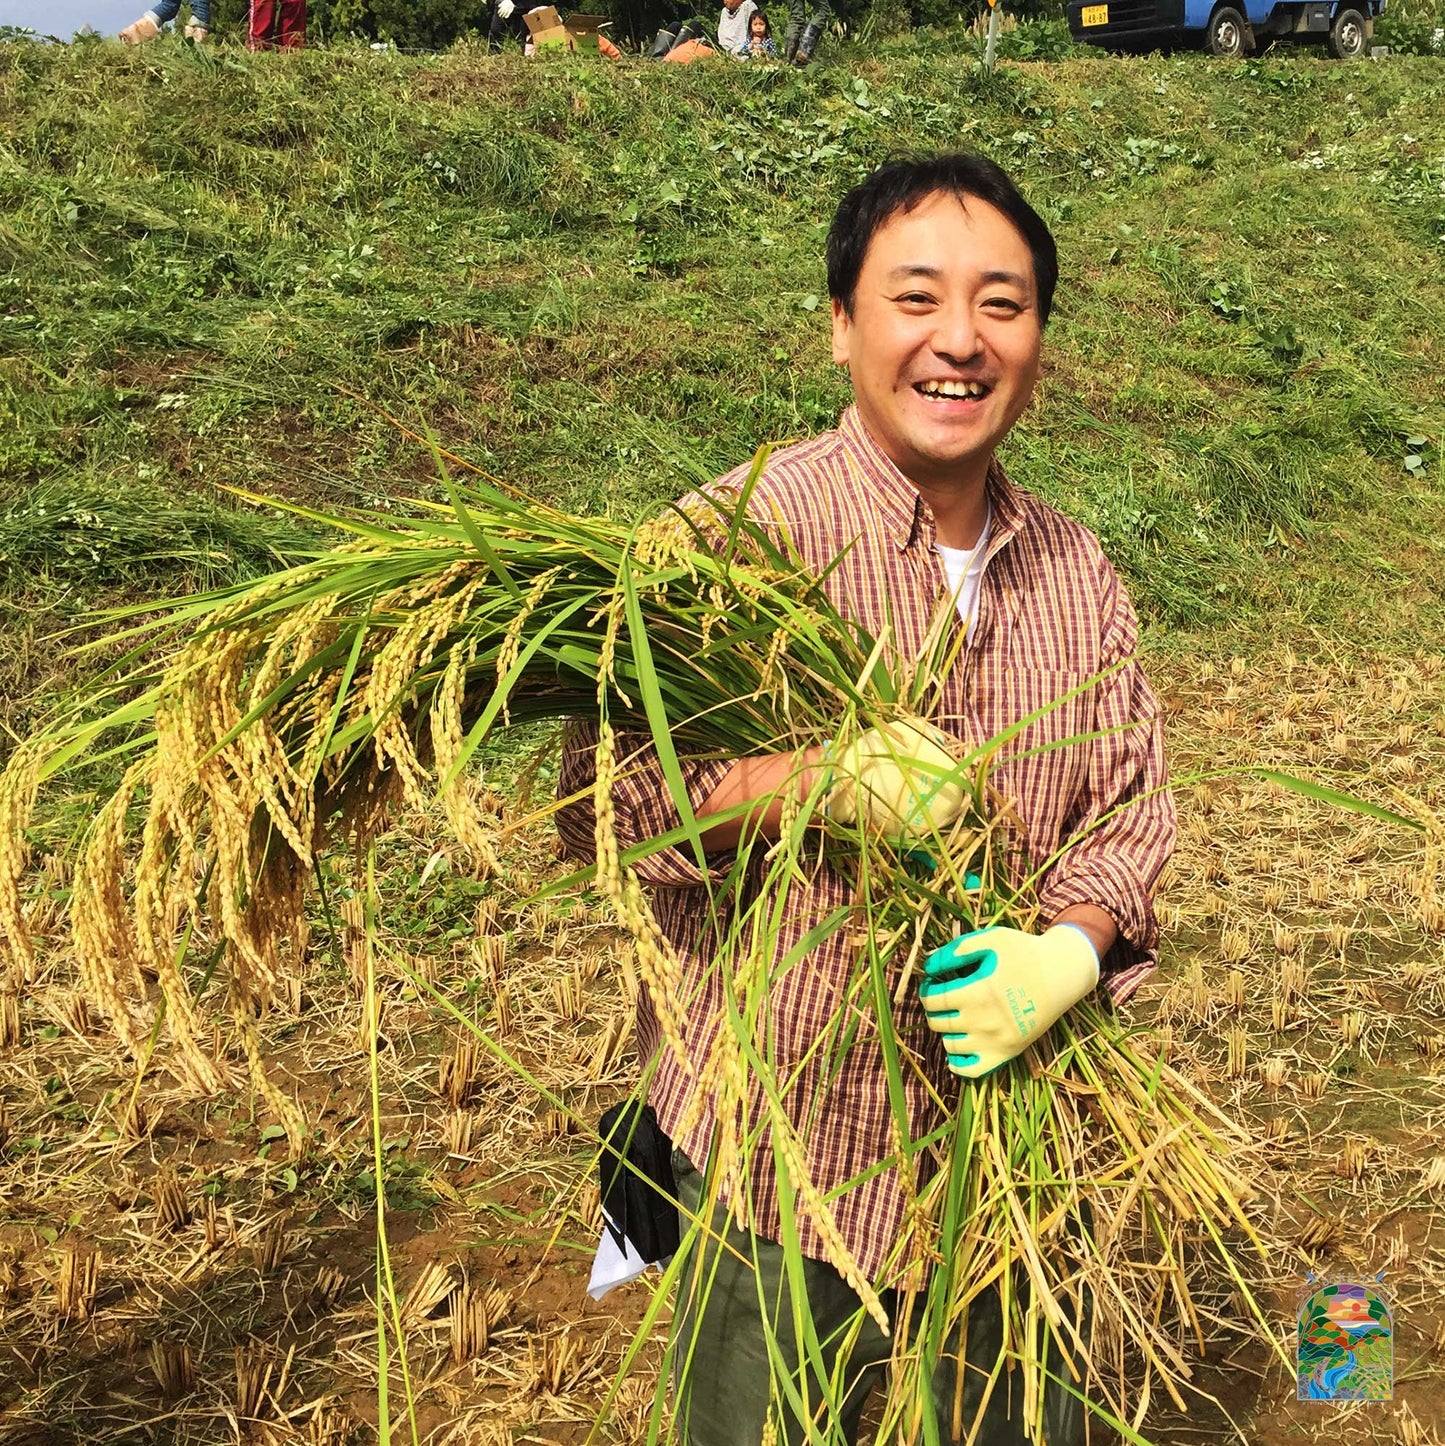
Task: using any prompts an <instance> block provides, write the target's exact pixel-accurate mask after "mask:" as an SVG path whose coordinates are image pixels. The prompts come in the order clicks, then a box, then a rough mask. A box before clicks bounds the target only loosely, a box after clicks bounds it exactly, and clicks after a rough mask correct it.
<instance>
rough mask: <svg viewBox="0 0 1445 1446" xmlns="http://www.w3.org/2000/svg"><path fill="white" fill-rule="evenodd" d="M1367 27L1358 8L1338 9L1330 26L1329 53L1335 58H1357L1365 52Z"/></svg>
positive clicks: (1367, 36) (1367, 35) (1367, 37)
mask: <svg viewBox="0 0 1445 1446" xmlns="http://www.w3.org/2000/svg"><path fill="white" fill-rule="evenodd" d="M1368 39H1369V27H1368V26H1367V25H1366V23H1365V17H1364V16H1363V15H1361V14H1360V12H1359V11H1358V10H1352V9H1349V8H1345V9H1342V10H1340V11H1339V12H1338V13H1337V14H1336V16H1335V21H1334V24H1333V25H1331V26H1330V41H1329V49H1330V54H1331V55H1333V56H1334V58H1335V59H1336V60H1358V59H1359V58H1360V56H1362V55H1363V54H1364V53H1365V43H1366V41H1368Z"/></svg>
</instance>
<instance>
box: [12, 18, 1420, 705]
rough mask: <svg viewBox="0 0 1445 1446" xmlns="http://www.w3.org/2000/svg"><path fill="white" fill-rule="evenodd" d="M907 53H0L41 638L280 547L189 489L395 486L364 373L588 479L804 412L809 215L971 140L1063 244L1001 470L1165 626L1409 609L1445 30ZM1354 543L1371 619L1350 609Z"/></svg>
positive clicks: (813, 392) (833, 386) (687, 456)
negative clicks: (1087, 534) (1357, 43)
mask: <svg viewBox="0 0 1445 1446" xmlns="http://www.w3.org/2000/svg"><path fill="white" fill-rule="evenodd" d="M937 44H938V43H937V42H936V41H932V42H927V43H926V45H925V43H922V42H915V41H913V40H912V39H907V40H898V41H893V42H890V43H889V45H888V46H887V47H885V50H884V52H883V54H882V55H881V57H880V56H877V55H874V56H865V55H863V54H862V53H861V52H844V59H845V60H846V61H847V64H846V65H840V66H839V67H837V68H834V69H829V70H824V71H815V72H814V73H812V74H807V75H803V74H795V73H791V72H788V71H786V70H782V69H769V70H749V69H746V68H744V67H730V66H729V67H716V68H702V67H698V68H693V69H689V70H683V71H674V70H671V69H666V68H659V67H655V66H652V67H649V66H647V65H646V64H644V63H642V62H632V63H629V64H624V65H621V66H616V67H613V66H609V65H603V64H599V63H587V62H582V63H578V62H575V61H573V62H569V61H566V60H560V61H554V62H549V63H543V64H534V63H528V62H524V61H522V60H521V59H520V58H516V57H512V58H506V59H501V58H494V57H487V56H484V55H482V54H478V53H473V52H468V51H466V50H461V51H458V52H456V53H454V54H452V55H450V56H448V57H445V58H432V59H426V60H412V59H408V58H404V57H397V56H381V57H378V56H375V55H373V54H371V53H369V52H366V51H346V50H343V51H332V52H329V53H320V52H316V53H308V54H306V55H303V56H298V57H286V58H284V59H282V60H281V61H279V62H278V61H277V60H276V59H274V58H273V59H268V58H266V57H248V56H246V55H244V54H242V53H238V52H235V51H231V50H223V51H221V52H219V53H204V54H203V53H197V52H194V51H192V50H191V49H189V48H186V47H183V46H181V45H179V44H176V43H171V42H165V43H160V44H157V45H154V46H151V47H149V48H147V49H145V50H144V51H140V52H125V51H122V50H120V49H118V48H113V47H94V46H92V47H86V46H75V47H68V48H59V47H51V48H42V47H36V46H28V45H11V46H6V47H0V133H3V136H4V141H3V150H0V259H3V269H4V272H5V274H4V276H3V278H0V288H3V296H0V477H3V481H0V551H3V553H4V556H5V557H6V558H7V560H8V562H9V563H10V565H11V566H10V576H9V578H8V579H7V584H6V595H7V597H8V598H9V600H10V602H11V604H12V605H14V604H17V603H23V604H24V605H25V607H26V609H27V621H26V626H27V627H28V628H33V627H35V626H37V624H36V622H35V620H34V618H33V617H31V616H30V615H29V610H30V609H33V608H34V607H35V606H36V605H37V604H39V605H51V604H53V603H54V600H55V599H56V598H57V597H58V598H61V599H63V600H64V601H63V609H64V610H66V611H73V610H74V608H75V607H76V606H78V605H80V604H82V603H86V602H89V601H91V600H92V599H94V598H96V597H100V596H104V595H107V591H108V590H109V589H112V588H114V587H115V586H117V585H120V586H123V587H127V588H134V587H136V586H140V587H142V588H158V589H163V590H170V589H172V588H174V587H177V586H181V585H185V584H188V583H190V582H192V581H194V580H195V579H196V578H197V577H200V576H216V575H223V574H226V573H227V572H232V571H235V570H237V569H241V570H256V569H258V568H263V567H265V566H268V565H269V562H270V557H271V554H270V552H269V551H268V549H269V548H270V547H271V546H273V545H274V546H281V547H285V546H287V545H292V544H294V542H295V532H294V528H292V527H291V526H290V525H282V524H280V523H279V522H276V521H274V520H272V519H268V518H266V517H265V516H264V515H263V516H262V517H261V518H257V517H256V516H254V515H242V516H238V515H237V514H236V512H235V507H234V504H233V502H232V501H231V500H230V499H228V498H227V497H226V495H225V494H223V493H221V492H220V491H219V490H218V489H220V488H221V487H226V486H229V487H243V488H254V489H258V490H263V491H268V492H277V493H283V494H287V495H292V496H305V497H308V498H311V499H318V500H321V501H323V502H325V503H328V504H356V505H367V506H371V505H377V504H381V505H391V504H392V502H393V501H394V500H396V499H399V498H401V497H404V496H405V495H406V494H408V493H409V492H413V491H415V490H418V489H424V488H425V487H426V486H427V484H428V479H429V477H430V476H431V467H430V463H429V462H428V460H427V458H426V457H425V455H424V453H423V452H422V451H421V450H420V449H418V448H417V447H416V446H414V445H413V444H411V443H408V442H406V441H405V440H404V439H403V437H402V436H401V435H400V434H399V433H398V432H397V431H396V430H395V428H393V427H392V426H391V425H389V424H388V423H387V422H386V421H385V420H384V419H383V418H382V417H380V416H379V415H377V413H376V412H375V411H373V410H372V409H371V407H370V406H368V405H367V404H368V403H369V404H372V406H374V407H377V408H381V409H384V410H386V411H389V412H390V413H392V414H393V415H395V416H396V417H398V418H399V419H401V420H403V421H405V422H406V423H408V424H409V425H411V426H412V427H415V428H418V429H423V428H429V429H431V431H432V432H434V433H435V435H436V436H437V437H438V438H439V439H440V440H442V441H443V442H444V443H445V444H447V445H449V446H451V447H454V448H455V449H457V450H459V451H461V452H463V453H464V454H466V455H467V456H468V457H469V458H472V459H474V460H475V461H477V462H479V463H481V464H483V465H485V466H487V467H489V468H491V469H493V470H494V471H495V472H497V473H499V474H501V475H504V476H505V477H506V478H508V479H509V480H510V481H512V482H514V483H516V484H517V485H519V486H522V487H524V488H530V489H534V490H535V491H537V492H538V493H539V494H540V495H544V496H547V497H549V498H560V499H563V500H565V501H566V502H568V503H570V504H573V505H575V506H578V507H582V508H597V507H606V508H611V509H614V510H617V511H629V510H632V509H635V508H636V507H638V506H640V505H641V504H643V503H644V502H645V501H646V500H648V499H652V498H657V497H663V496H667V495H669V494H672V493H674V492H676V491H677V490H678V489H679V488H680V487H681V486H683V485H685V484H686V483H688V482H690V481H691V480H693V479H695V478H697V477H702V476H708V475H712V474H715V473H716V472H718V471H720V470H722V469H724V468H726V467H728V466H730V465H732V464H734V463H736V462H737V461H738V460H739V459H740V458H742V457H744V456H745V455H747V454H748V453H750V452H751V451H752V450H753V449H754V448H755V447H756V446H757V445H758V443H760V442H762V441H765V440H768V439H779V438H785V437H791V436H796V435H799V434H802V433H807V432H810V431H813V430H815V429H818V428H821V427H824V426H826V425H828V424H829V423H830V422H831V420H832V419H833V417H834V416H835V415H836V413H837V411H838V409H839V407H840V405H841V404H842V403H843V401H844V399H845V395H846V393H845V388H844V385H843V379H842V378H841V377H840V376H839V375H837V374H836V373H835V370H834V368H833V367H832V365H831V363H830V361H829V359H828V354H827V326H826V319H827V298H826V294H825V288H824V281H823V268H822V259H821V253H822V239H823V234H824V231H825V228H826V224H827V221H828V218H829V216H830V214H831V211H832V208H833V205H834V204H835V202H836V200H837V198H838V196H839V195H840V194H841V192H842V191H843V190H844V189H845V188H846V187H847V186H848V185H849V184H850V183H851V182H852V181H854V180H855V179H857V178H858V177H859V176H861V175H862V174H863V173H864V172H866V170H867V169H868V168H869V167H870V166H872V165H873V164H874V163H876V162H877V161H879V160H881V159H883V158H884V157H886V156H889V155H892V154H895V153H897V152H900V151H907V150H914V149H918V148H929V147H940V146H951V145H958V146H967V147H976V148H979V149H982V150H985V151H987V152H989V153H990V154H992V155H994V156H995V157H996V158H998V159H999V160H1001V161H1002V162H1004V163H1005V164H1006V165H1008V166H1010V167H1011V168H1012V169H1014V170H1015V171H1016V173H1017V174H1018V175H1019V177H1020V178H1021V180H1022V182H1023V184H1024V186H1025V187H1026V189H1027V191H1028V193H1029V194H1030V196H1031V197H1032V198H1033V199H1034V201H1035V202H1036V203H1037V204H1038V205H1039V207H1040V208H1041V209H1042V210H1043V212H1044V213H1045V214H1046V215H1047V216H1048V218H1049V219H1050V221H1051V222H1052V223H1053V224H1054V225H1055V226H1056V228H1057V232H1058V236H1059V240H1060V243H1061V247H1062V251H1063V257H1064V274H1063V280H1062V285H1061V289H1060V301H1059V307H1058V312H1057V319H1056V320H1055V322H1054V323H1053V324H1052V325H1051V328H1050V333H1049V337H1048V346H1049V361H1048V366H1047V376H1046V380H1045V382H1044V385H1043V387H1042V388H1041V394H1040V397H1039V399H1038V402H1037V404H1036V405H1035V407H1034V408H1033V410H1032V412H1031V413H1030V415H1029V418H1028V420H1027V423H1026V425H1025V426H1023V427H1022V428H1021V429H1020V431H1019V433H1018V434H1017V435H1016V437H1015V438H1014V439H1013V440H1012V441H1011V442H1010V444H1009V446H1008V452H1007V460H1008V462H1009V464H1010V466H1011V467H1012V469H1013V471H1014V472H1015V474H1016V475H1017V476H1018V477H1019V478H1020V479H1021V480H1023V481H1024V482H1026V483H1027V484H1028V485H1030V486H1032V487H1035V488H1037V489H1039V490H1040V491H1041V492H1043V493H1044V494H1045V495H1046V496H1048V497H1050V498H1053V499H1056V500H1058V501H1059V502H1061V503H1063V504H1064V505H1065V506H1067V507H1069V508H1070V509H1072V510H1074V511H1076V512H1077V513H1078V514H1079V515H1080V516H1082V517H1083V518H1085V519H1086V520H1087V521H1089V522H1090V523H1091V524H1092V525H1093V526H1094V527H1096V528H1097V529H1098V531H1099V532H1100V534H1101V535H1102V536H1103V538H1104V540H1105V542H1106V544H1107V546H1108V547H1109V548H1110V550H1111V551H1112V553H1113V554H1114V555H1115V557H1116V558H1117V559H1118V560H1119V561H1120V562H1121V564H1122V565H1123V566H1124V567H1125V568H1126V569H1127V570H1128V572H1129V573H1130V575H1131V577H1132V579H1133V581H1134V584H1135V586H1136V588H1137V590H1138V591H1139V593H1140V595H1141V599H1142V601H1143V603H1144V606H1145V608H1146V610H1147V611H1149V612H1150V613H1151V615H1152V616H1153V617H1154V618H1155V619H1156V620H1157V621H1159V622H1162V623H1166V624H1199V623H1211V622H1213V623H1218V622H1220V621H1228V620H1234V621H1237V620H1240V619H1244V620H1247V621H1248V622H1249V623H1250V625H1251V626H1257V625H1258V623H1259V621H1260V620H1261V619H1266V620H1269V621H1272V622H1277V621H1284V622H1286V623H1287V624H1288V625H1291V626H1293V625H1294V624H1296V623H1298V622H1301V621H1303V622H1305V623H1310V622H1318V623H1323V624H1325V625H1327V626H1329V627H1331V628H1334V627H1340V626H1343V627H1348V628H1349V629H1351V630H1352V631H1353V632H1355V633H1357V634H1358V633H1363V634H1364V635H1366V636H1370V637H1378V636H1379V635H1380V634H1381V632H1382V630H1385V629H1389V628H1393V627H1396V626H1397V625H1399V624H1400V623H1401V621H1403V622H1404V623H1405V624H1406V625H1407V626H1408V627H1410V628H1416V627H1418V626H1419V625H1420V624H1421V622H1422V621H1423V620H1424V619H1425V618H1426V617H1428V618H1429V619H1431V620H1433V621H1435V622H1438V620H1439V617H1440V610H1439V601H1438V595H1430V594H1423V595H1420V596H1418V597H1417V596H1416V595H1415V586H1416V585H1415V584H1414V583H1413V582H1411V580H1410V579H1409V578H1408V577H1407V576H1405V574H1404V573H1403V572H1402V573H1401V574H1400V575H1399V576H1398V578H1396V577H1395V574H1394V573H1393V571H1392V569H1393V568H1394V567H1396V566H1397V565H1400V564H1402V563H1405V564H1413V563H1421V562H1423V563H1426V564H1433V563H1434V562H1436V561H1438V552H1436V553H1431V552H1430V551H1429V548H1430V546H1431V544H1430V542H1429V539H1428V537H1426V536H1425V535H1424V534H1425V533H1426V532H1427V530H1428V529H1427V527H1426V526H1424V525H1423V524H1424V522H1425V520H1426V519H1427V518H1428V519H1434V520H1436V521H1438V519H1439V518H1440V493H1439V491H1438V489H1437V488H1436V485H1435V477H1434V473H1435V470H1436V459H1437V456H1438V444H1439V440H1440V438H1441V436H1442V434H1445V400H1442V394H1441V389H1440V386H1439V380H1438V379H1439V375H1440V372H1441V369H1442V347H1445V343H1442V341H1441V337H1442V335H1445V280H1442V277H1445V271H1442V267H1441V264H1440V263H1441V259H1442V246H1445V195H1442V191H1441V182H1440V176H1441V166H1442V157H1445V113H1442V111H1441V109H1440V107H1439V105H1438V103H1436V102H1437V101H1438V85H1439V64H1438V62H1437V61H1434V60H1431V59H1425V58H1422V59H1415V58H1407V57H1395V58H1392V59H1391V60H1390V61H1388V62H1387V63H1382V64H1356V65H1353V66H1342V65H1338V64H1334V63H1330V62H1328V61H1325V60H1323V59H1320V58H1318V57H1315V56H1313V55H1304V54H1296V55H1284V56H1282V57H1280V58H1265V59H1262V60H1258V61H1251V62H1248V63H1244V64H1239V65H1220V64H1215V63H1210V62H1208V61H1206V60H1205V59H1204V58H1203V57H1201V56H1197V55H1184V56H1179V57H1176V58H1173V59H1158V58H1154V59H1146V60H1142V61H1121V60H1116V59H1110V58H1107V57H1098V58H1091V59H1087V60H1077V61H1069V62H1064V63H1060V64H1056V65H1041V64H1040V65H1022V66H1018V67H1015V68H1012V69H1010V70H1008V71H1006V72H1004V73H1000V74H999V75H997V76H996V77H993V78H989V77H985V76H980V75H978V74H977V73H976V72H975V71H974V70H973V69H972V68H971V61H970V59H969V57H968V56H967V55H966V54H963V53H961V52H960V53H959V54H956V55H953V56H950V55H948V54H944V55H941V56H940V55H939V54H937V53H936V49H937ZM945 49H946V47H945ZM1432 97H1433V99H1432ZM1409 438H1425V439H1427V440H1426V441H1425V442H1424V443H1420V442H1416V443H1413V444H1407V439H1409ZM1412 456H1413V457H1418V458H1419V459H1420V460H1419V461H1417V462H1413V463H1408V459H1409V458H1410V457H1412ZM1407 463H1408V466H1409V468H1410V470H1407ZM137 517H139V518H141V519H143V522H142V525H141V526H139V527H137V526H134V525H133V519H135V518H137ZM158 518H163V519H164V523H163V526H161V528H160V531H161V532H163V534H164V536H165V539H166V544H167V545H166V546H165V547H164V548H162V549H157V547H156V541H157V526H156V525H155V524H156V520H157V519H158ZM1318 523H1324V524H1327V526H1326V527H1325V528H1324V529H1323V531H1322V532H1318V533H1317V536H1316V543H1315V545H1313V546H1311V547H1309V548H1308V549H1306V552H1307V553H1308V560H1307V566H1306V568H1305V572H1304V573H1303V574H1301V573H1300V572H1299V569H1298V567H1297V566H1296V560H1297V559H1298V558H1299V556H1300V548H1299V544H1300V540H1301V539H1302V538H1306V537H1309V536H1310V535H1311V527H1312V524H1318ZM1334 526H1338V527H1339V528H1340V529H1341V530H1342V532H1343V535H1344V538H1345V541H1344V542H1343V543H1342V544H1341V546H1340V548H1339V549H1334V550H1332V545H1331V544H1330V540H1329V539H1330V529H1331V527H1334ZM1410 546H1415V547H1418V548H1421V549H1425V551H1423V552H1421V553H1417V554H1415V555H1414V556H1413V558H1412V557H1411V556H1409V555H1407V551H1406V549H1407V548H1408V547H1410ZM1321 549H1323V551H1322V550H1321ZM158 551H159V552H161V553H162V554H164V555H163V556H157V553H158ZM1382 570H1383V571H1382ZM1410 570H1411V569H1410V568H1409V567H1407V568H1406V571H1407V572H1408V571H1410ZM1417 570H1424V571H1427V572H1438V567H1435V566H1426V567H1425V568H1423V569H1417ZM1381 576H1386V577H1390V578H1392V579H1394V581H1392V583H1391V591H1392V594H1393V595H1394V596H1395V598H1396V601H1397V604H1402V605H1405V606H1406V607H1407V613H1406V615H1405V616H1404V617H1403V619H1402V618H1401V616H1400V615H1399V613H1398V612H1397V611H1396V612H1392V613H1391V614H1390V615H1389V616H1380V615H1379V610H1378V609H1376V608H1375V607H1374V606H1373V605H1372V603H1371V598H1372V597H1373V596H1374V595H1376V594H1377V593H1378V583H1379V578H1380V577H1381ZM1415 606H1418V607H1422V608H1425V609H1427V612H1426V613H1422V614H1420V616H1419V617H1417V616H1415V615H1414V613H1412V612H1409V611H1408V609H1409V608H1410V607H1415ZM13 621H14V619H13V617H12V622H13ZM12 636H13V632H12ZM13 666H14V660H13V658H12V667H13ZM11 676H12V677H13V673H12V674H11Z"/></svg>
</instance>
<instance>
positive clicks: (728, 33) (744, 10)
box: [717, 0, 758, 55]
mask: <svg viewBox="0 0 1445 1446" xmlns="http://www.w3.org/2000/svg"><path fill="white" fill-rule="evenodd" d="M757 8H758V7H757V6H756V5H755V4H753V0H743V3H742V4H741V5H739V6H738V8H737V9H736V10H729V9H728V8H727V7H726V6H724V7H723V12H722V15H721V16H720V17H719V19H718V23H717V39H718V44H719V45H721V46H722V48H723V49H724V50H725V51H727V53H728V54H729V55H737V54H738V53H739V52H740V51H742V50H745V49H746V48H747V43H748V22H749V21H750V20H751V19H752V18H753V12H754V11H755V10H756V9H757Z"/></svg>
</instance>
